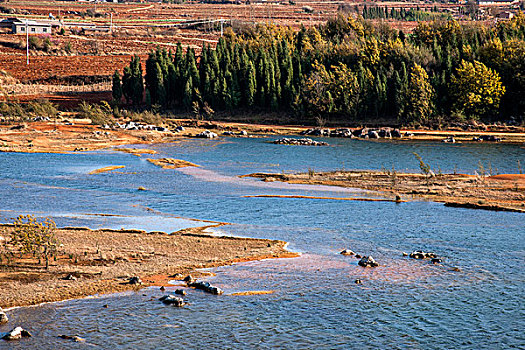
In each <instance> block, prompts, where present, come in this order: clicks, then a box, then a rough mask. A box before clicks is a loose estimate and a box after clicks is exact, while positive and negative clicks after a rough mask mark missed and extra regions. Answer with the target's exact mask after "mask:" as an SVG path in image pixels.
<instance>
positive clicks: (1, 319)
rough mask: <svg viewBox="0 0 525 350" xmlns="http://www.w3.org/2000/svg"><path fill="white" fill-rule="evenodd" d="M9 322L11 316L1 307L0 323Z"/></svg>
mask: <svg viewBox="0 0 525 350" xmlns="http://www.w3.org/2000/svg"><path fill="white" fill-rule="evenodd" d="M7 322H9V318H8V317H7V315H6V314H5V312H4V310H2V308H1V307H0V324H4V323H7Z"/></svg>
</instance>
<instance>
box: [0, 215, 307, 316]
mask: <svg viewBox="0 0 525 350" xmlns="http://www.w3.org/2000/svg"><path fill="white" fill-rule="evenodd" d="M217 225H220V224H216V225H212V226H217ZM208 227H209V226H208ZM11 229H12V227H11V226H10V225H1V226H0V237H2V236H6V235H7V234H8V232H9V230H11ZM205 229H206V227H200V228H191V229H185V230H181V231H177V232H175V233H173V234H170V235H168V234H165V233H162V232H150V233H147V232H145V231H140V230H90V229H87V228H63V229H58V230H57V232H56V235H57V238H58V240H59V241H60V243H61V244H63V247H61V248H60V251H61V253H60V255H59V257H58V259H57V260H56V261H51V266H50V268H49V270H47V271H46V270H45V269H43V268H42V267H41V265H38V264H37V261H36V260H34V259H28V258H24V259H20V258H19V257H18V255H16V258H12V259H11V261H9V262H7V263H6V260H5V256H4V257H3V259H4V260H3V261H2V264H0V290H1V291H2V292H1V293H0V307H3V308H7V307H13V306H26V305H35V304H39V303H42V302H52V301H60V300H66V299H73V298H81V297H85V296H89V295H93V294H106V293H113V292H120V291H126V290H134V289H139V288H143V287H145V286H151V285H167V282H168V281H169V280H172V279H176V278H174V277H173V276H174V275H175V274H177V273H179V274H187V273H189V272H191V271H194V270H195V269H200V268H206V267H216V266H222V265H230V264H233V263H236V262H243V261H252V260H260V259H266V258H284V257H295V256H297V254H295V253H291V252H289V251H287V250H286V249H285V247H286V243H285V242H283V241H277V240H266V239H250V238H236V237H218V236H211V235H209V234H206V233H205ZM69 274H72V275H73V276H75V277H76V278H77V279H76V280H65V279H64V278H65V277H66V276H68V275H69ZM132 276H139V277H140V278H141V279H142V281H143V285H141V286H136V285H131V284H128V283H127V281H128V279H129V278H130V277H132ZM170 276H172V277H170Z"/></svg>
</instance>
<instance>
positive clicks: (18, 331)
mask: <svg viewBox="0 0 525 350" xmlns="http://www.w3.org/2000/svg"><path fill="white" fill-rule="evenodd" d="M30 336H31V333H29V332H28V331H26V330H25V329H23V328H22V327H16V328H14V329H13V330H11V332H9V333H7V334H6V335H4V336H3V337H2V339H4V340H18V339H22V338H27V337H30Z"/></svg>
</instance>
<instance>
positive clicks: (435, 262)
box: [430, 258, 443, 264]
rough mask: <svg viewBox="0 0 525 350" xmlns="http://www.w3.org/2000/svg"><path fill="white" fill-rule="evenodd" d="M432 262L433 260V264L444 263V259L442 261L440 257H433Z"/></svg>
mask: <svg viewBox="0 0 525 350" xmlns="http://www.w3.org/2000/svg"><path fill="white" fill-rule="evenodd" d="M430 262H431V263H432V264H440V263H442V262H443V261H442V260H441V259H440V258H433V259H432V260H431V261H430Z"/></svg>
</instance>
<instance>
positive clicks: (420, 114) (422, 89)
mask: <svg viewBox="0 0 525 350" xmlns="http://www.w3.org/2000/svg"><path fill="white" fill-rule="evenodd" d="M434 94H435V92H434V88H433V87H432V85H431V84H430V81H429V79H428V74H427V72H426V71H425V70H424V69H423V67H421V66H420V65H419V64H417V63H416V64H414V66H413V67H412V69H411V70H410V77H409V80H408V86H407V88H406V92H405V96H404V98H403V102H402V104H403V113H402V115H401V116H400V118H401V122H402V123H403V124H405V125H418V124H420V125H421V124H423V125H424V124H428V122H429V121H430V119H431V116H432V111H433V104H434Z"/></svg>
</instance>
